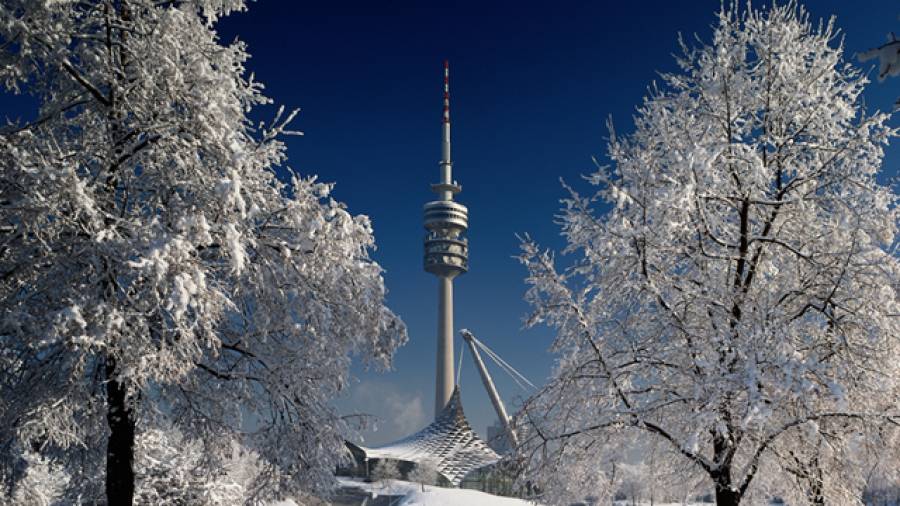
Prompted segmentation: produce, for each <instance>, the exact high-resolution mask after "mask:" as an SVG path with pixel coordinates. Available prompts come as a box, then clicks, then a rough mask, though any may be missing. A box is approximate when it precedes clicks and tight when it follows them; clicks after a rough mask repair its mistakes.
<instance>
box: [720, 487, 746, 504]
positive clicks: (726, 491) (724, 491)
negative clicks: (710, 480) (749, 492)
mask: <svg viewBox="0 0 900 506" xmlns="http://www.w3.org/2000/svg"><path fill="white" fill-rule="evenodd" d="M740 503H741V495H740V494H739V493H738V492H737V491H735V490H731V488H730V487H728V488H725V487H720V486H719V485H718V484H716V506H738V505H739V504H740Z"/></svg>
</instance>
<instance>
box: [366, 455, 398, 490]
mask: <svg viewBox="0 0 900 506" xmlns="http://www.w3.org/2000/svg"><path fill="white" fill-rule="evenodd" d="M371 478H372V481H379V482H381V484H382V485H385V484H386V483H387V482H388V481H389V480H396V479H399V478H400V466H399V464H398V463H397V461H396V460H393V459H379V460H378V462H376V463H375V467H374V468H373V469H372V476H371Z"/></svg>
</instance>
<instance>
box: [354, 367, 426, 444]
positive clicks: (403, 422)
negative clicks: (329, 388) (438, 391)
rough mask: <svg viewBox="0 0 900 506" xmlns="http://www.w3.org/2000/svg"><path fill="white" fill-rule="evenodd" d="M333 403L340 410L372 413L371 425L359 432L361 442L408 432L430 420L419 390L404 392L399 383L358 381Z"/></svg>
mask: <svg viewBox="0 0 900 506" xmlns="http://www.w3.org/2000/svg"><path fill="white" fill-rule="evenodd" d="M337 404H338V408H339V409H340V410H341V412H343V413H364V414H368V415H372V416H374V417H375V419H374V422H375V424H374V426H370V427H368V428H367V430H365V431H363V433H362V436H363V438H364V441H362V442H361V443H362V444H365V445H367V446H376V445H380V444H384V443H389V442H391V441H394V440H397V439H400V438H401V437H404V436H408V435H410V434H412V433H413V432H415V431H417V430H419V429H421V428H422V427H424V426H425V425H427V424H428V423H429V422H430V421H431V419H430V417H429V416H428V414H427V413H426V410H425V406H424V403H423V401H422V395H421V393H420V392H417V391H411V392H406V391H403V390H402V389H401V387H400V386H398V385H396V384H393V383H388V382H384V381H377V380H374V381H373V380H367V381H362V382H361V383H358V384H356V385H355V386H354V387H353V388H352V389H351V391H350V395H349V396H347V397H346V398H343V399H340V400H339V402H338V403H337Z"/></svg>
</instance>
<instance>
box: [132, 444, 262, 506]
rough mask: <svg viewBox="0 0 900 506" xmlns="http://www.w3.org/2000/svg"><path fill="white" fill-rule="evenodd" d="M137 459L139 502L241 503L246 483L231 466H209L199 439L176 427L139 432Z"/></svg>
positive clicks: (215, 505) (218, 505)
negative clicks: (231, 471) (232, 472)
mask: <svg viewBox="0 0 900 506" xmlns="http://www.w3.org/2000/svg"><path fill="white" fill-rule="evenodd" d="M138 446H139V447H140V448H141V450H142V451H141V452H140V453H139V454H137V455H136V459H135V472H136V484H135V491H136V492H135V498H134V502H135V503H137V504H155V505H159V506H163V505H166V506H178V505H182V504H203V505H208V506H229V505H233V504H242V503H243V502H244V499H245V494H244V491H245V490H244V487H243V486H242V485H241V483H238V480H236V479H234V478H233V477H232V476H229V474H228V472H227V471H228V469H227V468H226V467H222V468H219V469H206V468H204V466H203V465H202V461H203V454H204V452H203V447H202V444H201V443H200V442H199V441H185V440H184V438H183V437H181V434H179V433H178V431H175V430H171V429H170V430H160V429H152V430H148V431H145V432H143V433H141V434H140V435H139V436H138Z"/></svg>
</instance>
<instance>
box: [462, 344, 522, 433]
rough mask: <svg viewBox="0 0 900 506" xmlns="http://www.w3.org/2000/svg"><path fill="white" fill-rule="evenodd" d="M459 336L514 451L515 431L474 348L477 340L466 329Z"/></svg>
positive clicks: (492, 381)
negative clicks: (467, 346)
mask: <svg viewBox="0 0 900 506" xmlns="http://www.w3.org/2000/svg"><path fill="white" fill-rule="evenodd" d="M460 334H462V337H463V339H464V340H465V341H466V344H468V345H469V350H471V351H472V358H473V359H474V360H475V366H476V367H478V373H479V374H480V375H481V382H482V383H483V384H484V389H485V390H487V393H488V396H489V397H490V398H491V403H492V404H493V405H494V411H496V412H497V418H499V419H500V423H502V424H503V429H504V430H505V431H506V437H507V438H509V445H510V448H513V449H515V448H516V447H518V446H519V438H518V436H516V431H515V429H513V426H512V424H511V423H510V420H509V416H508V415H507V414H506V407H505V406H504V405H503V400H501V399H500V394H499V393H497V387H495V386H494V380H493V379H492V378H491V373H489V372H488V370H487V367H485V365H484V360H482V359H481V353H479V351H478V346H476V343H477V341H478V340H477V339H475V336H474V335H472V333H471V332H469V331H468V330H466V329H463V330H461V331H460Z"/></svg>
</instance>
